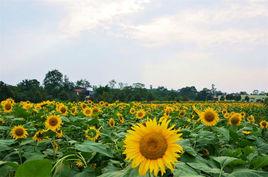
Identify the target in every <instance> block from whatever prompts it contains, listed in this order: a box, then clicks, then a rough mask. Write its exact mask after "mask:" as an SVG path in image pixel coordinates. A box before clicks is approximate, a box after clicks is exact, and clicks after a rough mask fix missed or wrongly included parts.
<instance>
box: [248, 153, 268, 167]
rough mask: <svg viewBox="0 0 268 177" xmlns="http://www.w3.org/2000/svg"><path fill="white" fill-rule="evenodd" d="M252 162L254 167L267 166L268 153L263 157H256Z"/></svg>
mask: <svg viewBox="0 0 268 177" xmlns="http://www.w3.org/2000/svg"><path fill="white" fill-rule="evenodd" d="M251 164H252V165H253V166H254V169H259V168H262V167H265V166H268V155H266V156H263V157H257V158H255V159H254V160H253V161H252V162H251Z"/></svg>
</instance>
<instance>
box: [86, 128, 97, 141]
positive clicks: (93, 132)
mask: <svg viewBox="0 0 268 177" xmlns="http://www.w3.org/2000/svg"><path fill="white" fill-rule="evenodd" d="M99 136H100V131H99V130H98V129H96V127H93V126H91V127H88V129H86V131H85V137H86V139H87V140H91V141H96V140H97V139H98V138H99Z"/></svg>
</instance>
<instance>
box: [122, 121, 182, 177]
mask: <svg viewBox="0 0 268 177" xmlns="http://www.w3.org/2000/svg"><path fill="white" fill-rule="evenodd" d="M169 122H170V121H165V120H164V121H162V122H161V123H159V124H158V123H157V122H156V119H154V120H149V121H147V122H145V123H144V124H141V123H139V124H137V125H135V126H133V127H132V130H128V133H127V135H126V139H125V140H124V147H125V150H124V154H126V159H127V160H132V167H133V168H136V167H138V166H139V173H140V175H142V176H144V175H145V174H146V173H147V171H150V173H152V172H154V175H155V176H157V174H158V172H159V171H161V174H162V175H163V174H164V173H165V172H166V170H165V168H166V167H167V168H169V169H170V170H171V171H173V170H174V163H175V162H176V161H177V158H178V157H180V154H181V153H182V152H183V148H182V146H180V145H179V144H177V141H179V140H181V134H178V130H173V127H174V126H172V127H170V128H168V124H169ZM178 153H179V154H178Z"/></svg>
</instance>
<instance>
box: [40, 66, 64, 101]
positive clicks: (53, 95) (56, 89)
mask: <svg viewBox="0 0 268 177" xmlns="http://www.w3.org/2000/svg"><path fill="white" fill-rule="evenodd" d="M62 88H63V75H62V73H61V72H59V71H58V70H56V69H55V70H52V71H49V72H48V73H47V74H46V76H45V79H44V89H45V91H46V93H47V98H48V99H57V98H58V99H59V98H60V92H61V90H62Z"/></svg>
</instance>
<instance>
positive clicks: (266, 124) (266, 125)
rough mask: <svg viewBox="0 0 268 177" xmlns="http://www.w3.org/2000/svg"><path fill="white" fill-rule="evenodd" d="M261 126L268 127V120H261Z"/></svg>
mask: <svg viewBox="0 0 268 177" xmlns="http://www.w3.org/2000/svg"><path fill="white" fill-rule="evenodd" d="M260 127H261V128H263V129H264V128H268V122H267V121H265V120H262V121H261V122H260Z"/></svg>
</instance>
